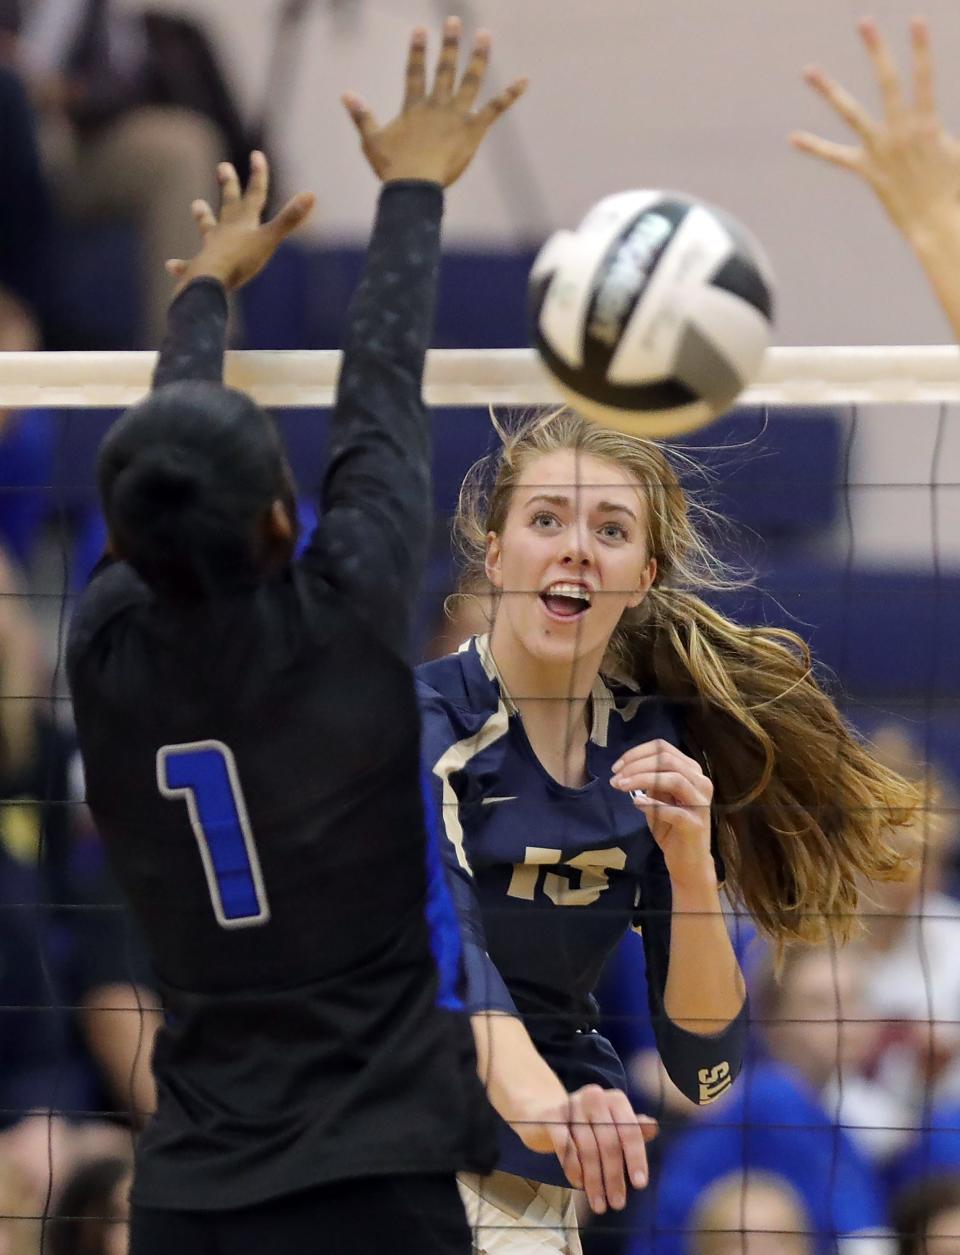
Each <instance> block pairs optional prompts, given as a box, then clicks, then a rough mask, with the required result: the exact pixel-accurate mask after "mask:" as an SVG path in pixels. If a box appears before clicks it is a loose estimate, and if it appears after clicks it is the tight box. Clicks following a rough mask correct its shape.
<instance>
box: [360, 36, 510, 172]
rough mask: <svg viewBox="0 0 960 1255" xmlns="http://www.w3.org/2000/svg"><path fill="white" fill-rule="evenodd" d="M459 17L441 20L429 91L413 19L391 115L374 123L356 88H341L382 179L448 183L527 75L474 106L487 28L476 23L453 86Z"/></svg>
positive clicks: (423, 45)
mask: <svg viewBox="0 0 960 1255" xmlns="http://www.w3.org/2000/svg"><path fill="white" fill-rule="evenodd" d="M460 36H461V23H460V19H459V18H455V17H450V18H447V20H446V21H445V22H444V24H443V47H442V49H441V52H440V60H439V63H438V65H437V72H436V76H435V78H434V83H433V89H432V90H431V91H429V92H428V91H427V72H426V58H427V32H426V31H425V30H424V29H423V28H422V27H418V28H417V29H416V30H415V31H414V32H413V35H412V37H411V40H410V54H409V57H408V59H407V72H406V93H405V96H404V101H403V106H402V108H401V110H400V112H399V113H398V114H397V116H396V117H395V118H394V119H393V121H392V122H388V123H387V124H386V125H385V126H380V125H379V124H378V123H377V121H376V120H375V119H374V116H373V114H372V113H371V112H370V110H369V108H368V107H367V106H366V105H365V104H364V102H363V101H362V100H361V99H360V97H359V96H357V95H355V94H354V93H353V92H347V93H346V94H345V95H344V96H343V103H344V105H345V106H346V109H347V112H348V113H349V114H350V117H351V118H352V119H353V122H354V125H355V126H356V128H357V130H358V132H359V133H360V140H361V144H362V147H363V152H364V155H365V156H366V158H367V160H368V161H369V162H370V165H371V167H372V169H373V172H374V174H375V175H376V176H377V178H379V179H381V180H382V181H383V182H384V183H389V182H393V181H395V180H397V179H425V180H428V181H430V182H432V183H439V184H441V186H443V187H449V186H450V184H451V183H455V182H456V180H457V179H458V178H459V177H460V175H461V174H462V173H463V172H464V170H466V168H467V166H468V165H469V164H470V162H471V161H472V160H473V157H474V154H475V153H476V151H477V149H478V148H479V147H480V144H481V142H482V141H483V137H484V136H485V135H486V133H487V131H488V130H489V129H490V127H491V126H493V124H494V122H496V121H497V119H498V118H500V117H502V116H503V114H504V113H506V111H507V110H508V109H509V108H510V106H511V105H512V104H513V103H514V101H515V100H518V99H519V98H520V96H521V95H523V92H524V91H525V90H526V87H527V80H526V79H524V78H521V79H516V80H515V81H514V82H513V83H511V85H510V86H509V87H507V88H506V89H505V90H504V91H502V92H500V94H499V95H497V96H494V97H493V99H492V100H489V101H488V102H487V103H486V104H485V105H484V106H483V107H482V108H481V109H476V110H475V109H474V106H475V104H476V102H477V97H478V96H479V94H480V90H481V88H482V87H483V80H484V78H485V77H486V73H487V65H488V63H489V60H490V34H489V32H488V31H484V30H481V31H478V32H477V35H476V38H475V40H474V45H473V52H472V54H471V57H470V61H469V64H468V65H467V68H466V71H465V73H464V75H463V77H462V78H461V80H460V84H459V86H457V67H458V61H459V57H460Z"/></svg>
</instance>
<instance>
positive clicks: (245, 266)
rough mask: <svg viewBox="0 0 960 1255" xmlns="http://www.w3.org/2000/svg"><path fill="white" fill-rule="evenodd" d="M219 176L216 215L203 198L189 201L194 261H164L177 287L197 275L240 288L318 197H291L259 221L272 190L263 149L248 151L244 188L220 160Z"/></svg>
mask: <svg viewBox="0 0 960 1255" xmlns="http://www.w3.org/2000/svg"><path fill="white" fill-rule="evenodd" d="M217 177H218V178H219V181H220V216H219V218H218V217H217V215H216V214H215V213H214V211H213V209H212V208H211V206H210V205H209V204H208V203H207V202H206V201H205V200H195V201H194V202H193V205H192V206H191V209H192V212H193V217H194V220H195V222H196V224H197V227H198V228H199V230H200V235H201V237H202V240H203V243H202V245H201V248H200V251H199V253H197V255H196V257H194V258H193V259H192V261H184V260H182V259H180V258H175V259H172V260H171V261H168V262H167V270H168V271H169V272H170V274H172V275H173V276H175V278H176V279H177V280H178V281H179V282H178V284H177V290H178V291H179V290H180V289H181V288H184V287H186V285H187V284H188V283H189V282H190V281H191V280H192V279H197V278H200V277H201V276H209V277H211V278H214V279H219V280H220V281H221V283H222V284H223V285H224V287H225V288H226V289H227V291H229V292H232V291H236V289H237V288H241V287H243V285H244V284H245V283H248V282H249V281H250V280H251V279H252V278H253V277H254V275H257V274H259V273H260V271H261V270H262V269H263V268H264V266H265V265H266V264H267V262H268V261H269V260H270V258H271V257H272V256H273V254H274V253H275V252H276V250H277V248H278V247H279V246H280V244H281V243H282V242H283V240H285V239H286V238H287V236H288V235H290V234H291V233H292V232H293V231H296V230H297V229H298V228H299V227H301V226H303V224H304V223H305V222H306V220H307V219H308V218H309V216H310V213H311V211H312V209H313V206H314V204H315V201H316V198H315V197H314V196H313V195H312V193H310V192H301V193H300V194H299V195H298V196H294V197H293V198H292V199H291V200H289V201H288V202H287V204H286V205H285V206H284V207H283V209H281V210H280V212H279V213H278V214H277V215H276V217H274V218H272V219H271V220H270V221H269V222H262V221H261V219H262V216H263V210H264V206H265V205H266V203H267V194H268V192H269V189H270V167H269V164H268V162H267V159H266V157H265V156H264V155H263V153H261V152H254V153H251V155H250V178H249V181H248V183H247V187H246V190H244V189H243V188H242V187H241V186H240V179H239V177H238V176H237V172H236V170H235V169H234V167H233V166H232V165H231V164H230V163H229V162H228V161H225V162H223V163H222V164H221V165H220V166H218V168H217Z"/></svg>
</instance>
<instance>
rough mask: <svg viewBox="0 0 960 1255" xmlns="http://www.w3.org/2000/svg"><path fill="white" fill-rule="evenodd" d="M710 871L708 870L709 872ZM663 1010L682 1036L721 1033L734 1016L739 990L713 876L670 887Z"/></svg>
mask: <svg viewBox="0 0 960 1255" xmlns="http://www.w3.org/2000/svg"><path fill="white" fill-rule="evenodd" d="M711 872H712V869H711ZM672 897H673V905H672V912H671V919H670V959H669V965H668V968H667V983H666V988H665V990H664V998H663V1005H664V1010H665V1011H666V1013H667V1015H669V1017H670V1019H671V1020H673V1022H674V1023H675V1024H677V1025H678V1026H679V1027H680V1028H683V1029H685V1030H686V1031H687V1032H688V1033H702V1034H715V1033H719V1032H722V1031H723V1029H725V1028H726V1027H727V1026H728V1025H729V1024H730V1023H731V1022H732V1021H733V1020H734V1019H736V1017H737V1015H738V1014H739V1013H740V1010H741V1008H742V1006H743V1000H744V996H745V992H746V990H745V986H744V981H743V975H742V973H741V971H740V965H739V963H738V962H737V956H736V955H735V954H734V951H733V946H732V944H731V942H730V936H729V934H728V932H727V926H726V922H725V920H724V917H723V909H722V907H721V904H720V894H719V890H718V888H717V884H716V880H715V878H714V877H713V875H712V874H711V875H709V876H707V875H705V876H704V879H703V883H702V884H699V885H695V884H685V885H683V886H678V885H674V886H672Z"/></svg>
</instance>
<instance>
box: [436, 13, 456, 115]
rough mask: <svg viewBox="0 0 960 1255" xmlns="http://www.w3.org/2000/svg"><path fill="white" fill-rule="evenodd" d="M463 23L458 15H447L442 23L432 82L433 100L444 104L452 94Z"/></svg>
mask: <svg viewBox="0 0 960 1255" xmlns="http://www.w3.org/2000/svg"><path fill="white" fill-rule="evenodd" d="M462 30H463V23H462V22H461V21H460V19H459V18H458V17H448V18H447V20H446V21H445V22H444V24H443V44H442V45H441V48H440V60H439V61H438V62H437V77H436V78H435V79H434V82H433V101H434V103H435V104H445V103H446V102H447V101H448V100H450V99H451V97H452V96H453V86H454V83H455V82H456V78H457V63H458V61H459V59H460V35H461V32H462Z"/></svg>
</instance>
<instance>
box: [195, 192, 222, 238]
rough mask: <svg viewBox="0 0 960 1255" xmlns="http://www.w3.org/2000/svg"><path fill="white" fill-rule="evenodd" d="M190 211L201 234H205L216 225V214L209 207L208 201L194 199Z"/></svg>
mask: <svg viewBox="0 0 960 1255" xmlns="http://www.w3.org/2000/svg"><path fill="white" fill-rule="evenodd" d="M190 212H191V214H193V220H194V222H195V223H196V224H197V226H198V227H199V229H200V233H201V234H202V235H206V234H207V232H208V231H212V230H213V228H214V227H215V226H216V225H217V215H216V214H215V213H214V212H213V209H212V208H211V207H210V202H209V201H205V200H195V201H194V202H193V204H192V205H191V206H190Z"/></svg>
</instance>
